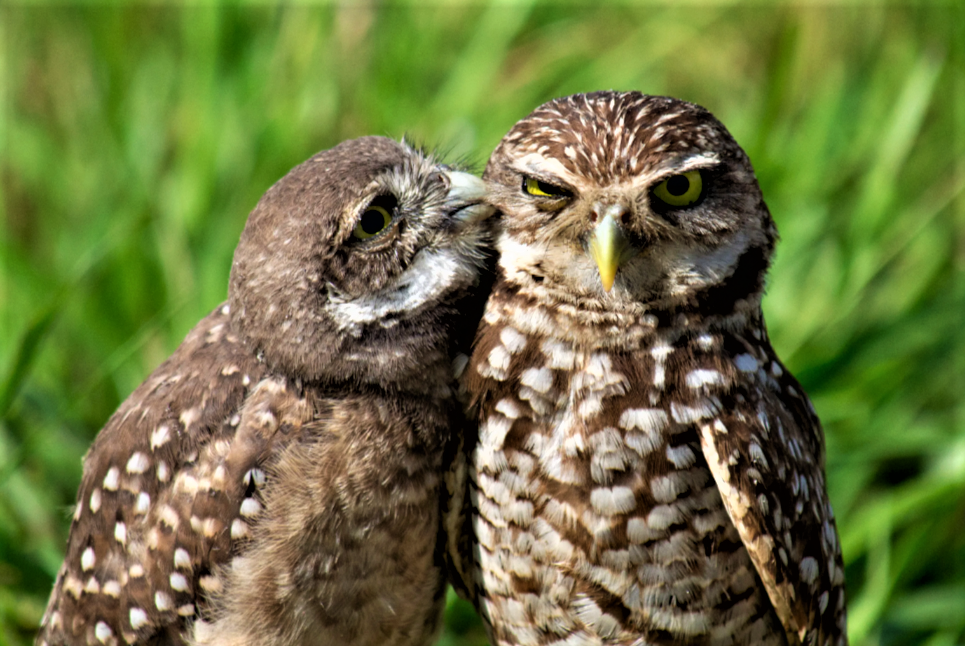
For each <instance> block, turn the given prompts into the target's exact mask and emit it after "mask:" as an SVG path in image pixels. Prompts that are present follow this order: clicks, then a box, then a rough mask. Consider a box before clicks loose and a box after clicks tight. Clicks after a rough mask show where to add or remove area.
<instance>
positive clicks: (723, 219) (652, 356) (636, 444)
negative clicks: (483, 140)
mask: <svg viewBox="0 0 965 646" xmlns="http://www.w3.org/2000/svg"><path fill="white" fill-rule="evenodd" d="M684 173H697V174H699V177H700V178H701V180H702V182H703V188H701V189H700V191H701V192H700V194H699V199H695V200H694V201H693V202H689V203H684V204H682V205H681V206H677V205H671V204H670V203H669V202H665V201H663V200H662V198H659V197H658V196H657V195H656V194H655V192H654V191H655V190H656V187H657V186H658V185H661V183H662V182H668V181H669V178H673V177H681V178H683V177H684V175H683V174H684ZM691 176H692V175H691ZM485 177H486V179H487V181H489V182H490V187H491V188H490V190H491V199H492V201H493V203H494V204H495V205H496V206H497V207H498V208H499V209H500V210H501V211H502V212H503V214H504V216H503V219H502V221H501V225H502V229H503V230H502V231H501V233H500V235H499V237H498V239H497V240H498V243H497V247H498V249H499V251H500V254H501V255H500V266H499V275H498V277H497V281H496V284H495V287H494V290H493V294H492V295H491V296H490V299H489V302H488V304H487V307H486V312H485V314H484V316H483V322H482V325H481V327H480V330H479V332H478V334H477V339H476V346H475V350H474V353H473V356H472V357H471V359H470V367H469V368H468V369H467V370H466V372H465V374H464V382H465V388H466V390H467V391H468V394H469V396H470V398H471V406H472V407H471V409H470V413H471V415H472V416H474V417H475V418H476V419H477V421H478V424H479V429H480V430H479V433H478V435H477V436H476V437H471V438H470V439H469V441H468V442H467V444H468V450H467V453H466V461H467V464H466V465H464V466H461V465H459V464H457V465H456V466H455V467H454V469H453V472H452V474H453V475H451V477H450V481H451V482H452V483H453V484H455V485H457V486H456V487H454V490H455V491H456V495H459V494H458V492H459V489H458V484H459V482H460V478H459V474H460V473H461V472H462V470H464V471H465V476H464V479H465V481H466V489H467V491H468V494H467V497H466V501H465V507H464V509H465V511H466V516H467V518H466V521H465V524H464V525H462V528H463V531H464V534H463V535H462V536H461V537H460V538H458V539H450V541H449V544H450V550H451V556H452V561H453V563H452V565H453V570H454V572H455V575H454V583H455V584H456V585H457V587H459V588H461V589H462V590H463V591H464V592H465V593H467V594H468V596H469V597H470V598H471V599H472V600H473V601H474V602H475V604H476V607H477V608H478V609H479V611H480V613H481V614H482V616H483V618H484V620H485V622H486V625H487V629H488V631H489V634H490V638H491V641H492V642H493V643H494V644H497V645H498V646H522V645H523V644H526V645H529V644H536V645H548V644H554V645H556V644H591V643H607V644H619V645H626V646H629V645H630V644H642V643H670V642H672V643H675V644H711V645H715V646H725V645H733V644H751V643H753V644H774V645H783V644H813V645H821V646H840V645H842V644H845V643H846V633H845V607H844V606H845V597H844V586H843V571H842V563H841V554H840V546H839V544H838V540H837V535H836V531H835V529H834V517H833V513H832V512H831V508H830V505H829V504H828V500H827V494H826V487H825V481H824V471H823V459H824V456H823V450H824V449H823V437H822V433H821V428H820V424H819V422H818V420H817V418H816V416H815V415H814V412H813V408H812V407H811V405H810V403H809V402H808V401H807V399H806V398H805V397H804V395H803V394H802V391H801V389H800V386H799V385H798V384H797V382H796V381H795V380H794V378H793V377H792V376H791V375H790V374H789V373H788V372H787V371H786V370H785V369H784V368H783V367H782V366H781V364H780V361H779V360H778V358H777V356H776V355H775V354H774V351H773V349H772V348H771V346H770V343H769V341H768V338H767V334H766V331H765V329H764V323H763V318H762V315H761V309H760V303H761V296H762V292H763V281H764V276H765V273H766V270H767V266H768V263H769V260H770V256H771V253H772V251H773V247H774V243H775V240H776V231H775V228H774V225H773V222H772V220H771V218H770V215H769V213H768V212H767V209H766V207H765V206H764V203H763V200H762V198H761V196H760V191H759V188H758V187H757V183H756V180H755V178H754V175H753V171H752V170H751V167H750V164H749V162H748V161H747V158H746V156H745V155H744V153H743V151H741V149H740V148H739V147H738V146H737V144H736V143H735V142H734V141H733V139H731V137H730V135H729V134H728V133H727V131H726V130H725V129H724V127H723V126H722V125H721V124H720V123H719V122H717V121H716V120H715V119H714V118H713V117H712V116H711V115H710V114H709V113H707V112H706V111H705V110H703V109H702V108H699V107H697V106H694V105H691V104H688V103H684V102H682V101H677V100H674V99H668V98H663V97H649V96H645V95H641V94H638V93H633V92H629V93H619V92H599V93H593V94H589V95H576V96H573V97H566V98H563V99H558V100H556V101H552V102H550V103H548V104H546V105H544V106H542V107H541V108H538V109H537V110H536V111H535V112H534V113H533V114H531V115H530V116H529V117H527V118H526V119H524V120H522V121H521V122H520V123H518V124H517V125H516V126H515V127H514V128H513V129H512V130H511V131H510V132H509V134H507V135H506V137H505V138H504V139H503V141H502V142H501V143H500V145H499V147H498V148H497V149H496V151H495V152H494V153H493V156H492V157H491V159H490V162H489V165H488V167H487V170H486V175H485ZM533 179H535V180H538V182H541V183H540V184H538V185H537V186H538V190H530V188H529V187H530V186H531V185H533V181H532V180H533ZM681 181H683V180H677V185H678V186H679V185H680V183H681ZM690 182H691V180H689V179H688V180H687V181H686V182H684V185H685V186H691V183H690ZM698 186H699V185H698ZM667 190H669V189H667ZM678 194H682V193H678ZM603 236H606V237H605V238H603ZM601 240H602V242H601ZM607 245H610V246H607ZM613 245H615V246H613ZM608 249H609V250H613V249H615V251H608ZM611 271H612V272H613V273H612V274H607V275H612V276H613V278H611V279H609V280H612V283H607V281H606V280H605V279H604V275H605V274H606V272H611ZM507 413H512V414H507ZM494 430H498V433H496V432H494ZM457 507H458V505H456V506H454V508H457ZM523 511H525V513H522V512H523ZM449 522H450V525H452V526H457V527H458V526H460V525H459V522H458V521H457V520H450V521H449ZM474 555H475V556H474Z"/></svg>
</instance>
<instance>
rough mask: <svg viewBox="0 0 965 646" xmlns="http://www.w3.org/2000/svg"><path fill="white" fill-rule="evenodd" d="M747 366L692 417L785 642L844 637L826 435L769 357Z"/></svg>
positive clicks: (795, 386) (788, 378) (841, 578)
mask: <svg viewBox="0 0 965 646" xmlns="http://www.w3.org/2000/svg"><path fill="white" fill-rule="evenodd" d="M771 359H772V360H771V361H769V362H767V363H766V364H765V365H769V366H770V371H765V369H764V368H760V367H759V364H755V365H753V366H747V362H746V361H745V362H744V364H743V366H740V365H739V368H742V369H744V368H746V370H744V371H745V372H747V373H750V374H749V375H748V376H750V383H751V387H747V388H745V389H740V388H739V389H737V390H734V391H732V392H731V393H730V394H729V395H728V396H727V400H728V401H724V402H721V406H720V407H719V410H720V411H722V412H721V413H719V414H718V415H716V416H715V417H714V418H712V419H710V420H709V421H707V420H705V421H704V422H702V423H700V425H699V426H700V443H701V447H702V449H703V453H704V456H705V457H706V459H707V462H708V464H709V465H710V470H711V471H712V472H713V476H714V480H715V481H716V482H717V486H718V488H719V489H720V492H721V496H722V498H723V501H724V506H725V507H726V509H727V513H728V515H729V516H730V518H731V520H732V521H733V523H734V525H736V527H737V530H738V532H739V533H740V536H741V539H742V541H743V543H744V545H745V546H746V548H747V550H748V552H749V553H750V556H751V559H752V560H753V562H754V565H755V567H756V568H757V571H758V574H759V575H760V577H761V580H762V581H763V583H764V586H765V588H766V589H767V593H768V596H769V597H770V599H771V603H773V605H774V608H775V610H776V611H777V615H778V617H779V618H780V620H781V623H782V624H783V625H784V628H785V630H786V631H787V634H788V639H789V640H790V642H791V643H792V644H793V643H800V644H808V645H810V644H815V645H817V644H820V645H826V644H827V645H837V644H846V643H847V637H846V634H845V599H844V594H845V593H844V571H843V563H842V558H841V546H840V543H839V541H838V536H837V530H836V529H835V522H834V514H833V512H832V510H831V505H830V503H829V502H828V496H827V489H826V486H825V476H824V435H823V432H822V430H821V424H820V422H819V421H818V418H817V416H816V415H815V413H814V409H813V407H812V406H811V403H810V402H809V401H808V399H807V397H806V395H804V392H803V390H802V389H801V387H800V385H799V384H798V382H797V381H796V380H795V379H794V377H793V376H791V375H790V373H788V372H787V371H786V370H784V369H783V367H782V366H781V364H780V362H779V361H778V360H777V358H776V357H773V356H772V357H771Z"/></svg>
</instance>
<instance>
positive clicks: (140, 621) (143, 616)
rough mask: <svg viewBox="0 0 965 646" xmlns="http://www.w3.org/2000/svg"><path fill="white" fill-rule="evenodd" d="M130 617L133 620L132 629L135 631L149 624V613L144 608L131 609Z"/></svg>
mask: <svg viewBox="0 0 965 646" xmlns="http://www.w3.org/2000/svg"><path fill="white" fill-rule="evenodd" d="M128 616H129V617H130V618H131V628H133V629H134V630H137V629H138V628H142V627H144V626H146V625H147V624H148V617H147V613H146V612H145V611H144V609H143V608H131V611H130V613H128Z"/></svg>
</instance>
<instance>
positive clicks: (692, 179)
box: [653, 170, 704, 206]
mask: <svg viewBox="0 0 965 646" xmlns="http://www.w3.org/2000/svg"><path fill="white" fill-rule="evenodd" d="M703 187H704V182H703V180H702V179H701V177H700V171H699V170H691V171H687V172H686V173H683V174H681V175H674V176H673V177H668V178H667V179H665V180H664V181H662V182H660V183H659V184H657V185H656V186H655V187H653V194H654V195H655V196H656V197H657V198H658V199H660V200H661V201H662V202H664V203H666V204H669V205H670V206H690V205H691V204H693V203H694V202H696V201H697V200H699V199H700V194H701V191H703Z"/></svg>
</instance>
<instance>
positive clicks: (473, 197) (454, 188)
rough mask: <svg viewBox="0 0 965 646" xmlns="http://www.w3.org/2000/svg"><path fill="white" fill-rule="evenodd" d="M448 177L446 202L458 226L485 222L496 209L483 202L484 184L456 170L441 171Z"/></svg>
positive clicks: (474, 177)
mask: <svg viewBox="0 0 965 646" xmlns="http://www.w3.org/2000/svg"><path fill="white" fill-rule="evenodd" d="M443 172H445V174H446V175H447V176H448V177H449V195H448V196H447V199H446V201H447V202H448V204H449V206H450V207H451V208H452V212H453V218H454V219H455V220H456V222H458V223H459V224H460V225H469V224H473V223H476V222H480V221H482V220H485V219H486V218H488V217H489V216H491V215H492V214H493V213H495V212H496V209H495V208H494V207H492V206H490V205H489V204H487V203H486V202H485V198H486V183H485V182H484V181H482V180H481V179H479V178H478V177H476V176H475V175H470V174H469V173H464V172H462V171H458V170H445V171H443Z"/></svg>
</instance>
